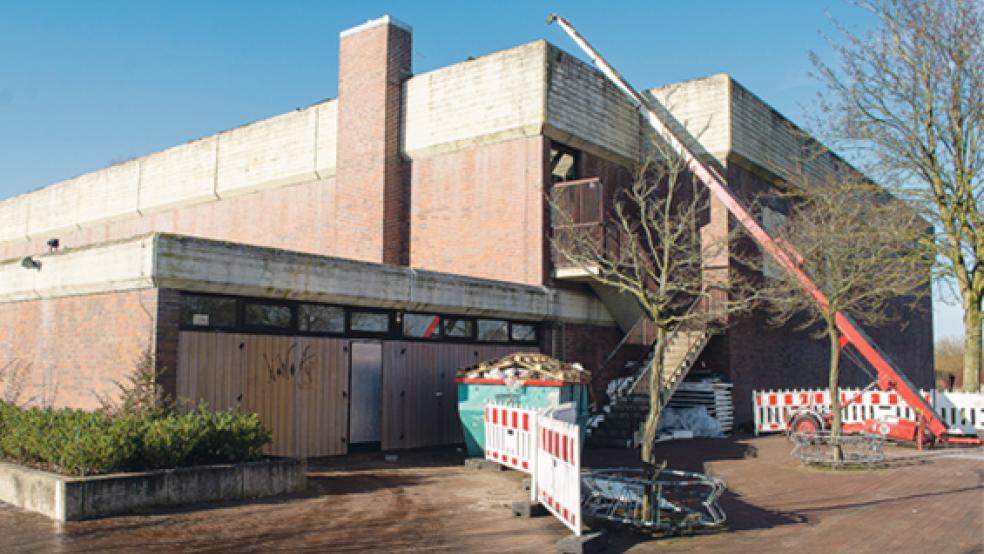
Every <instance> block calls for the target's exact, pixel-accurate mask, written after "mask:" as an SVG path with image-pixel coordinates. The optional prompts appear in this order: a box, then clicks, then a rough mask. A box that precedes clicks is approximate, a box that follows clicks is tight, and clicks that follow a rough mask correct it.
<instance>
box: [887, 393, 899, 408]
mask: <svg viewBox="0 0 984 554" xmlns="http://www.w3.org/2000/svg"><path fill="white" fill-rule="evenodd" d="M888 403H889V404H891V405H892V406H895V405H896V404H898V403H899V397H898V395H896V394H890V395H888Z"/></svg>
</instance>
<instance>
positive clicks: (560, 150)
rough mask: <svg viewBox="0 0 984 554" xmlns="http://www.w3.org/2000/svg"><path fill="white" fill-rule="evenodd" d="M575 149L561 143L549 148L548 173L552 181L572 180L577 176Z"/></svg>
mask: <svg viewBox="0 0 984 554" xmlns="http://www.w3.org/2000/svg"><path fill="white" fill-rule="evenodd" d="M577 158H578V156H577V151H576V150H572V149H570V148H567V147H566V146H562V145H559V144H557V145H554V147H553V148H551V149H550V173H551V175H552V178H553V182H555V183H556V182H559V181H573V180H575V179H577V178H578V171H577V165H578V164H577V161H578V160H577Z"/></svg>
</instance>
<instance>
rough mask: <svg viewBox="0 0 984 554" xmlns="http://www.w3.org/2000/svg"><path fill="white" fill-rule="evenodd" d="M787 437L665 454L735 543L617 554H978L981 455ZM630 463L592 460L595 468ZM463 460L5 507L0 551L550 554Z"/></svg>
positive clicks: (534, 523) (501, 476) (493, 485)
mask: <svg viewBox="0 0 984 554" xmlns="http://www.w3.org/2000/svg"><path fill="white" fill-rule="evenodd" d="M789 451H790V446H789V444H788V443H787V442H786V441H785V439H783V438H782V437H759V438H753V437H746V438H736V439H730V438H729V439H714V440H695V441H679V442H672V443H663V444H661V445H659V453H660V455H661V456H662V457H665V458H666V459H668V460H669V461H670V463H671V467H674V468H679V469H690V470H697V471H704V472H709V473H713V474H715V475H717V476H719V477H722V478H723V479H725V480H726V481H727V483H728V493H727V494H726V496H725V497H724V498H723V500H722V503H721V504H722V506H723V508H724V509H725V511H726V512H727V514H728V522H729V529H728V530H727V531H725V532H721V533H716V534H711V535H703V536H696V537H683V538H674V539H660V540H652V539H649V540H645V539H641V538H639V537H635V536H633V535H628V534H622V533H615V534H613V535H612V537H611V543H612V548H611V551H613V552H623V551H628V552H657V551H658V552H741V551H745V552H796V553H797V554H801V553H807V552H855V553H857V552H934V553H943V552H961V553H962V552H984V451H981V450H971V451H933V452H930V453H918V452H916V451H913V450H908V449H897V448H893V449H891V450H890V454H891V456H892V462H891V463H890V464H889V467H888V468H886V469H881V470H876V471H846V472H832V471H818V470H810V469H805V468H802V467H800V466H799V465H798V464H797V463H796V462H795V461H794V460H793V459H791V458H790V456H789ZM636 455H637V453H636V451H629V450H595V451H588V452H586V454H585V461H586V463H587V464H589V465H595V466H599V467H600V466H605V465H630V464H634V463H635V456H636ZM461 462H462V455H461V454H460V453H458V452H457V451H456V450H454V449H450V450H441V451H427V452H412V453H403V454H401V455H400V458H399V460H398V461H397V462H396V463H387V462H385V461H384V460H383V459H382V456H381V455H379V454H365V455H356V456H350V457H347V458H338V459H331V460H327V461H324V462H322V463H314V464H312V467H311V474H310V477H311V480H310V490H309V491H308V492H307V493H306V494H304V495H301V496H296V497H289V498H278V499H272V500H265V501H260V502H257V503H251V504H242V503H238V504H224V505H213V506H209V507H207V508H198V509H185V510H175V511H172V512H168V513H163V514H154V515H135V516H127V517H119V518H112V519H106V520H100V521H88V522H81V523H69V524H57V523H53V522H51V521H49V520H47V519H46V518H44V517H41V516H38V515H34V514H29V513H26V512H20V511H18V510H16V509H13V508H10V507H6V506H2V505H0V506H2V507H0V551H3V552H189V551H194V552H270V551H279V552H301V551H313V552H326V551H342V552H344V551H366V550H373V551H383V552H389V551H397V552H400V551H444V552H551V551H553V548H554V543H555V542H556V541H557V539H559V538H561V537H563V536H564V535H565V530H564V528H563V527H562V526H561V524H560V523H559V522H558V521H556V520H554V519H553V518H551V517H543V518H537V519H532V520H522V519H516V518H513V517H511V515H510V512H509V509H508V507H509V504H510V503H511V502H512V501H513V500H517V499H520V498H522V496H523V493H522V490H521V475H519V474H517V473H515V472H480V471H473V470H468V469H466V468H464V467H463V466H462V465H461Z"/></svg>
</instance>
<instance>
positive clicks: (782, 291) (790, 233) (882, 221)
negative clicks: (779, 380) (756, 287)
mask: <svg viewBox="0 0 984 554" xmlns="http://www.w3.org/2000/svg"><path fill="white" fill-rule="evenodd" d="M771 202H772V203H774V204H778V205H779V206H778V207H780V208H781V210H777V211H776V212H778V213H780V214H781V213H782V210H784V211H785V212H786V213H785V215H784V216H782V215H780V216H778V217H774V218H773V221H772V225H768V224H767V226H770V227H771V229H770V232H771V234H772V235H773V237H774V238H775V239H776V241H777V242H778V243H779V244H780V245H782V247H785V248H789V252H790V254H791V255H792V257H793V258H794V259H796V260H797V262H798V263H799V264H800V267H801V268H802V269H803V270H804V271H805V272H806V273H807V274H808V275H810V276H811V277H812V278H813V280H814V282H815V283H816V284H817V286H818V287H819V288H820V289H821V290H822V291H823V293H824V294H825V295H826V297H827V298H826V303H822V302H820V301H819V300H818V299H817V298H816V297H814V296H813V295H812V294H810V293H809V292H808V291H806V290H805V289H804V288H803V285H802V284H801V283H800V281H799V280H798V279H797V278H796V277H795V276H793V275H791V274H789V273H787V272H785V271H773V272H770V271H768V270H766V271H764V273H765V276H764V279H763V283H762V286H761V289H760V292H761V294H762V295H763V296H764V297H765V298H766V299H767V308H768V310H769V311H770V313H771V315H772V318H771V319H772V323H773V324H774V325H789V324H792V325H794V326H795V327H797V328H798V329H800V330H810V331H812V332H813V334H814V336H816V337H817V338H820V339H822V338H826V339H828V344H829V349H830V360H829V361H830V366H829V369H830V372H829V387H830V398H831V409H832V416H833V419H832V424H831V435H832V437H833V438H834V439H835V440H836V438H837V437H838V436H839V435H840V433H841V404H840V395H839V394H838V387H839V379H840V356H841V334H840V331H839V330H838V328H837V323H836V314H837V313H838V312H843V313H849V314H851V316H852V317H853V318H854V319H855V320H857V321H858V322H859V323H861V324H864V325H869V326H881V325H885V324H887V323H890V322H893V321H896V320H897V319H898V318H899V316H900V315H901V311H902V310H903V309H907V308H909V307H910V306H915V305H917V303H918V299H919V298H921V297H922V295H924V294H928V293H929V290H930V272H929V266H930V263H929V262H928V261H927V258H926V256H925V254H924V252H925V251H924V250H922V249H921V248H920V247H919V244H918V240H919V237H920V235H922V234H925V232H926V224H925V221H924V220H922V219H921V218H920V217H919V216H918V214H917V213H916V211H915V210H913V209H911V208H910V207H908V206H907V205H905V204H904V203H902V202H900V201H898V200H897V199H895V198H894V197H891V196H890V195H888V194H886V193H885V191H884V189H882V188H880V187H878V186H876V185H873V184H871V183H866V182H862V183H858V182H855V181H851V180H840V179H838V178H837V177H831V178H830V179H829V180H827V181H824V182H812V183H811V182H800V183H798V184H796V185H792V186H790V187H789V188H788V189H787V192H784V193H778V194H776V196H775V198H773V199H771ZM776 212H774V213H776ZM794 251H795V252H796V254H792V253H793V252H794ZM766 267H767V266H766Z"/></svg>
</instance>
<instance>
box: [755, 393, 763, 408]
mask: <svg viewBox="0 0 984 554" xmlns="http://www.w3.org/2000/svg"><path fill="white" fill-rule="evenodd" d="M755 405H756V406H761V405H762V395H761V394H756V395H755Z"/></svg>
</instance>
